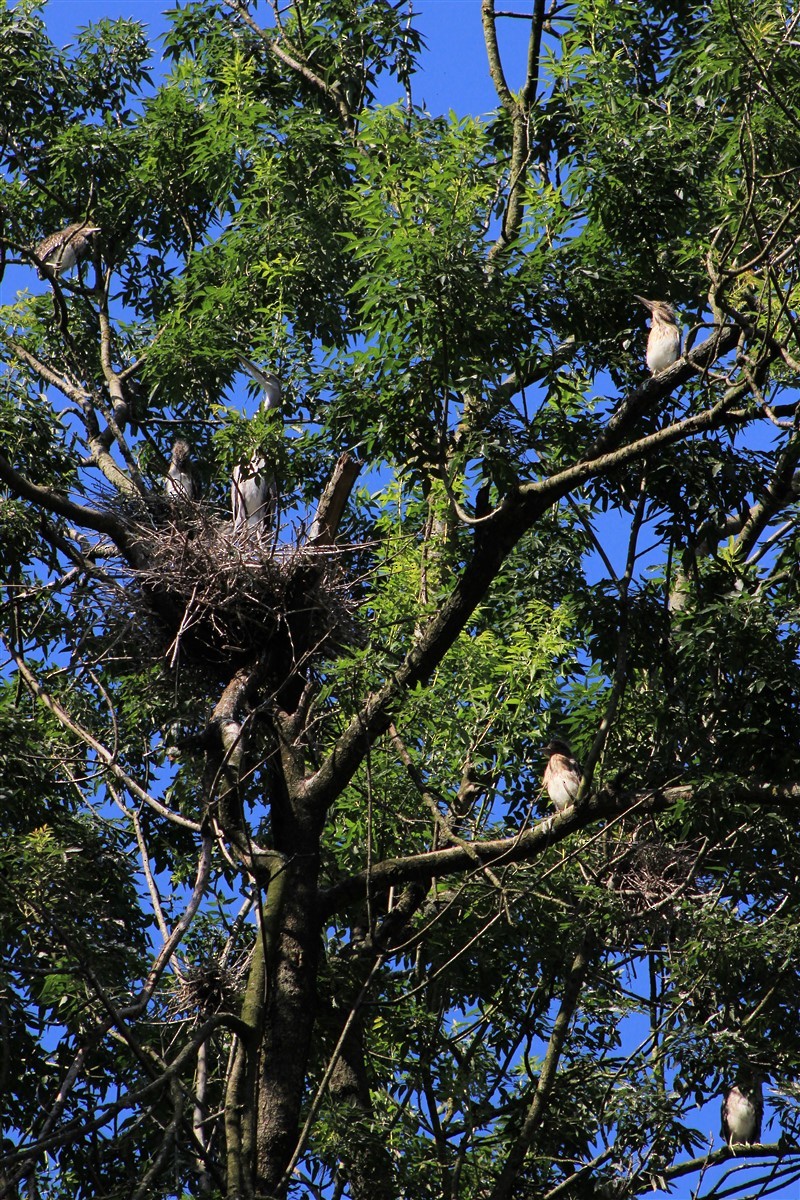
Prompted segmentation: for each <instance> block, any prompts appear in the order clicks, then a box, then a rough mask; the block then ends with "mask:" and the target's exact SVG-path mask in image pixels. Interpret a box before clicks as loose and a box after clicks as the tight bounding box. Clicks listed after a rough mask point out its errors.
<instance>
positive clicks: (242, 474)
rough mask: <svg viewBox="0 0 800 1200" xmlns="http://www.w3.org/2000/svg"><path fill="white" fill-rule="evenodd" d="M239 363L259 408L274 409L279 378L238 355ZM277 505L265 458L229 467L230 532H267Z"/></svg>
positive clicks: (274, 484) (278, 397)
mask: <svg viewBox="0 0 800 1200" xmlns="http://www.w3.org/2000/svg"><path fill="white" fill-rule="evenodd" d="M238 357H239V362H240V363H241V364H242V366H243V367H244V369H245V370H246V371H247V372H248V374H249V375H251V376H252V378H253V379H254V380H255V381H256V383H257V384H258V385H259V387H260V388H261V389H262V391H263V393H264V395H263V398H262V400H261V406H260V407H261V411H262V412H267V411H269V410H270V409H274V408H278V407H279V406H280V402H281V381H280V380H279V379H278V377H277V375H273V374H272V372H271V371H261V370H260V369H259V368H258V367H256V366H255V365H254V364H253V363H251V362H250V361H249V359H246V358H245V357H244V355H242V354H240V355H239V356H238ZM277 507H278V489H277V485H276V482H275V475H274V473H273V472H272V471H271V470H269V469H268V467H267V461H266V459H265V458H264V457H263V456H262V455H260V454H255V455H253V457H252V458H251V459H250V460H249V461H248V462H244V463H239V464H237V466H235V467H234V468H233V475H232V477H231V512H232V514H233V530H234V533H236V532H238V530H240V529H246V530H247V531H248V533H256V534H262V533H266V532H268V531H269V530H270V529H271V528H272V525H273V523H274V521H275V514H276V511H277Z"/></svg>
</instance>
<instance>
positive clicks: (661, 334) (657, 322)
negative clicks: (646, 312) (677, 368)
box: [634, 296, 681, 375]
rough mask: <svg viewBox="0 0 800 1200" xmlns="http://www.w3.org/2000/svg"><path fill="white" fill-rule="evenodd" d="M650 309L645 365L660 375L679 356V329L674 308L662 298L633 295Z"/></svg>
mask: <svg viewBox="0 0 800 1200" xmlns="http://www.w3.org/2000/svg"><path fill="white" fill-rule="evenodd" d="M634 299H635V300H638V301H639V303H640V304H643V305H644V306H645V308H649V309H650V316H651V321H650V335H649V337H648V339H647V365H648V367H649V369H650V374H651V375H660V374H661V372H662V371H666V369H667V367H671V366H672V364H673V363H674V362H677V360H678V359H679V358H680V356H681V331H680V330H679V329H678V321H677V318H676V316H675V309H674V308H673V307H672V305H671V304H667V303H666V302H665V301H663V300H645V298H644V296H634Z"/></svg>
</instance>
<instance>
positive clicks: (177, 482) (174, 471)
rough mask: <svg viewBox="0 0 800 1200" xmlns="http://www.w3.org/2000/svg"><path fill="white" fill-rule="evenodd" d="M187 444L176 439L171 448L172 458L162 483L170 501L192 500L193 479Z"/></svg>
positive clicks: (180, 439)
mask: <svg viewBox="0 0 800 1200" xmlns="http://www.w3.org/2000/svg"><path fill="white" fill-rule="evenodd" d="M190 453H191V451H190V450H189V444H188V442H184V441H183V439H182V438H178V440H177V442H176V443H175V445H174V446H173V447H172V458H171V459H170V460H169V470H168V471H167V477H166V479H165V481H164V490H165V491H166V493H167V495H168V496H169V497H170V499H171V500H192V499H194V479H193V478H192V464H191V462H190V458H189V456H190Z"/></svg>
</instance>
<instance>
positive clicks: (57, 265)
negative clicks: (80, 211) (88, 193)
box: [36, 221, 100, 279]
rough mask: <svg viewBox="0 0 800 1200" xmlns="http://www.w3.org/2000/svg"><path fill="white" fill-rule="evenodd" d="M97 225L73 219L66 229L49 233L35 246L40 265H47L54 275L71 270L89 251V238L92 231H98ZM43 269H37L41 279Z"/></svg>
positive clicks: (43, 274) (43, 273)
mask: <svg viewBox="0 0 800 1200" xmlns="http://www.w3.org/2000/svg"><path fill="white" fill-rule="evenodd" d="M99 232H100V226H99V225H91V224H90V223H89V222H88V221H73V223H72V224H71V225H68V226H67V227H66V229H60V230H59V231H58V233H51V234H50V236H49V237H46V238H45V239H44V241H42V242H40V243H39V245H38V246H37V247H36V257H37V258H38V259H39V261H40V262H41V263H42V266H44V267H49V268H50V271H51V272H52V274H54V275H63V274H65V272H67V271H71V270H72V268H73V267H74V266H75V264H76V263H78V262H80V261H81V259H82V258H85V257H86V255H87V254H88V253H89V238H90V237H91V236H92V234H93V233H99ZM45 273H46V272H44V271H42V270H40V271H39V278H40V279H43V278H44V276H45Z"/></svg>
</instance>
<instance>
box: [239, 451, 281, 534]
mask: <svg viewBox="0 0 800 1200" xmlns="http://www.w3.org/2000/svg"><path fill="white" fill-rule="evenodd" d="M277 504H278V492H277V487H276V484H275V476H274V475H273V474H272V472H271V471H268V470H267V463H266V459H264V458H262V457H261V455H260V454H258V455H255V456H254V457H253V458H251V459H250V461H249V462H247V463H238V464H237V465H236V466H235V467H234V468H233V475H232V477H231V512H232V514H233V531H234V533H236V532H237V531H238V530H240V529H243V528H244V529H247V530H248V532H250V533H266V532H268V531H269V530H270V529H271V528H272V524H273V521H274V520H275V510H276V508H277Z"/></svg>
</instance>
